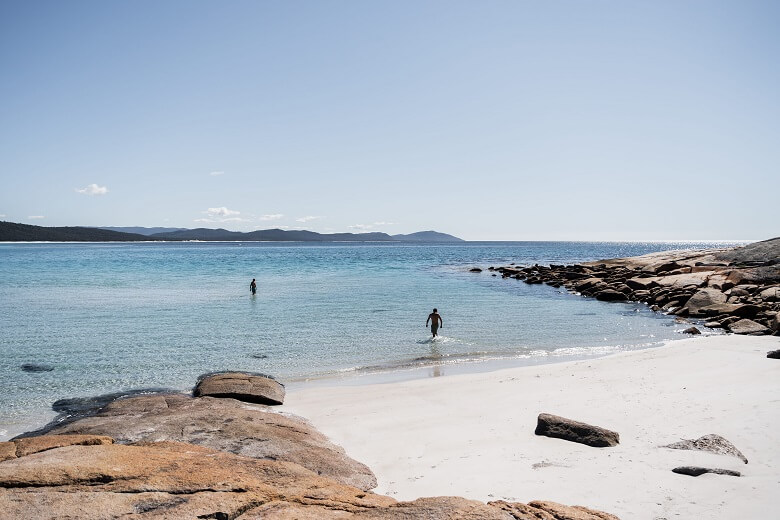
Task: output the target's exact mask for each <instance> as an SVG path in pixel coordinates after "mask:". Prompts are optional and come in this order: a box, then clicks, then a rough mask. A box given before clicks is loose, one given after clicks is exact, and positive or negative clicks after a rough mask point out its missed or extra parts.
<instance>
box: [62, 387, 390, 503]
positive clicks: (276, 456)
mask: <svg viewBox="0 0 780 520" xmlns="http://www.w3.org/2000/svg"><path fill="white" fill-rule="evenodd" d="M50 433H54V434H58V435H59V434H91V435H108V436H110V437H113V438H114V439H115V440H116V442H119V443H131V442H138V441H177V442H188V443H191V444H197V445H201V446H208V447H210V448H214V449H218V450H222V451H227V452H231V453H235V454H237V455H244V456H247V457H253V458H257V459H272V460H284V461H288V462H295V463H297V464H300V465H301V466H304V467H306V468H309V469H310V470H312V471H314V472H315V473H317V474H319V475H326V476H329V477H332V478H334V479H336V480H337V481H339V482H342V483H344V484H347V485H351V486H355V487H359V488H361V489H364V490H367V489H372V488H374V487H376V477H375V476H374V474H373V472H372V471H371V470H370V469H369V468H368V467H367V466H365V465H364V464H361V463H360V462H357V461H356V460H354V459H352V458H350V457H348V456H347V455H346V454H345V453H344V450H343V449H342V448H341V447H340V446H337V445H335V444H333V443H332V442H330V441H329V440H328V438H327V437H325V436H324V435H323V434H322V433H320V432H319V431H318V430H317V429H315V428H314V427H313V426H311V424H309V423H308V422H307V421H306V420H305V419H302V418H300V417H296V416H291V415H286V414H281V413H278V412H276V411H275V410H274V409H273V408H269V407H266V406H263V405H256V404H249V403H243V402H240V401H236V400H235V399H217V398H213V397H202V398H198V399H194V398H192V397H190V396H187V395H184V394H157V395H143V396H137V397H131V398H127V399H119V400H116V401H113V402H111V403H109V404H108V405H106V406H105V407H104V408H102V409H101V410H100V411H99V412H98V413H97V414H96V415H94V416H92V417H86V418H83V419H79V420H77V421H75V422H72V423H70V424H66V425H64V426H59V427H56V428H54V429H52V430H51V431H50Z"/></svg>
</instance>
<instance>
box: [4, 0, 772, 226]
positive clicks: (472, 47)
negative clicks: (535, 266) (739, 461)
mask: <svg viewBox="0 0 780 520" xmlns="http://www.w3.org/2000/svg"><path fill="white" fill-rule="evenodd" d="M778 27H780V2H776V1H767V2H758V1H736V0H735V1H685V0H669V1H623V0H620V1H618V0H615V1H603V0H601V1H596V0H594V1H550V2H539V1H522V0H513V1H485V2H482V1H441V2H440V1H424V0H423V1H361V0H352V1H338V0H334V1H284V2H279V1H260V0H256V1H247V2H239V1H226V2H214V1H191V0H187V1H121V2H120V1H104V0H101V1H94V2H92V1H69V2H61V1H37V0H29V1H27V0H25V1H13V0H6V1H4V2H2V3H0V176H1V180H2V182H1V183H0V215H2V217H0V220H8V221H13V222H25V223H30V224H37V225H45V226H59V225H91V226H102V225H106V226H107V225H115V226H135V225H141V226H172V227H212V228H216V227H224V228H228V229H234V230H242V231H247V230H253V229H266V228H271V227H283V228H305V229H312V230H315V231H320V232H335V231H339V232H340V231H360V230H373V231H385V232H388V233H408V232H412V231H418V230H424V229H436V230H440V231H444V232H448V233H452V234H455V235H458V236H460V237H462V238H466V239H470V240H491V239H493V240H545V239H547V240H558V239H574V240H600V239H615V240H623V239H634V240H645V239H647V240H661V239H680V240H681V239H764V238H769V237H772V236H777V235H780V189H779V188H780V170H779V167H780V31H779V30H778Z"/></svg>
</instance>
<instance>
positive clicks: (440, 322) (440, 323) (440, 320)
mask: <svg viewBox="0 0 780 520" xmlns="http://www.w3.org/2000/svg"><path fill="white" fill-rule="evenodd" d="M439 327H441V328H444V320H443V319H441V316H439Z"/></svg>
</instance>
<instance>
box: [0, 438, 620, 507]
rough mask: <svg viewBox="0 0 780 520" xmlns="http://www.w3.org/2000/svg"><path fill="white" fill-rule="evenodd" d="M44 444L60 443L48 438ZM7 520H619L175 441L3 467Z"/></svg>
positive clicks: (66, 452)
mask: <svg viewBox="0 0 780 520" xmlns="http://www.w3.org/2000/svg"><path fill="white" fill-rule="evenodd" d="M40 442H42V443H44V444H46V443H51V442H55V443H56V442H59V441H58V440H57V439H55V440H53V441H52V440H51V436H48V437H41V438H40ZM0 511H2V515H3V517H4V518H35V519H36V520H49V519H52V520H53V519H61V518H79V519H80V520H102V519H105V518H155V519H171V520H174V519H181V518H193V519H194V518H216V519H243V520H252V519H260V518H263V519H277V520H282V519H284V520H289V519H293V518H301V519H302V518H312V519H315V518H316V519H325V520H327V519H355V520H360V519H373V520H377V519H404V520H409V519H420V520H428V519H456V518H457V519H473V520H521V519H528V520H531V519H536V520H539V519H546V520H575V519H576V520H617V519H616V517H614V516H612V515H608V514H606V513H602V512H600V511H594V510H590V509H587V508H583V507H578V506H574V507H569V506H564V505H561V504H556V503H553V502H532V503H531V504H527V505H526V504H520V503H507V502H500V503H491V504H483V503H481V502H477V501H474V500H467V499H464V498H459V497H434V498H420V499H417V500H414V501H411V502H396V501H395V500H394V499H392V498H390V497H386V496H382V495H377V494H374V493H371V492H366V491H363V490H361V489H358V488H356V487H352V486H347V485H345V484H341V483H339V482H336V481H335V480H332V479H330V478H327V477H323V476H318V475H316V474H315V473H313V472H312V471H309V470H307V469H306V468H303V467H302V466H300V465H298V464H294V463H291V462H283V461H277V460H258V459H253V458H249V457H243V456H239V455H234V454H232V453H225V452H222V451H219V450H213V449H211V448H206V447H203V446H194V445H192V444H185V443H177V442H155V443H138V444H133V445H121V444H102V445H87V446H83V445H65V446H61V447H58V448H53V449H49V450H46V451H43V452H40V453H36V454H34V455H27V456H23V457H20V458H14V459H11V460H7V461H5V462H2V463H0Z"/></svg>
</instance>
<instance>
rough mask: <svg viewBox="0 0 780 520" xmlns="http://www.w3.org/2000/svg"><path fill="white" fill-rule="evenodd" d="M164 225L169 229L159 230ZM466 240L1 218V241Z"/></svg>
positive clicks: (444, 235) (418, 235) (435, 233)
mask: <svg viewBox="0 0 780 520" xmlns="http://www.w3.org/2000/svg"><path fill="white" fill-rule="evenodd" d="M161 229H164V230H165V231H159V230H161ZM158 241H174V242H179V241H180V242H186V241H208V242H439V243H454V242H464V240H463V239H461V238H458V237H455V236H453V235H448V234H447V233H440V232H438V231H418V232H416V233H410V234H407V235H388V234H387V233H379V232H374V233H317V232H315V231H306V230H289V231H288V230H283V229H262V230H257V231H250V232H247V233H242V232H239V231H228V230H227V229H207V228H197V229H181V228H141V227H128V228H121V227H112V228H99V227H83V226H67V227H43V226H33V225H29V224H19V223H15V222H0V242H158Z"/></svg>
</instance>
